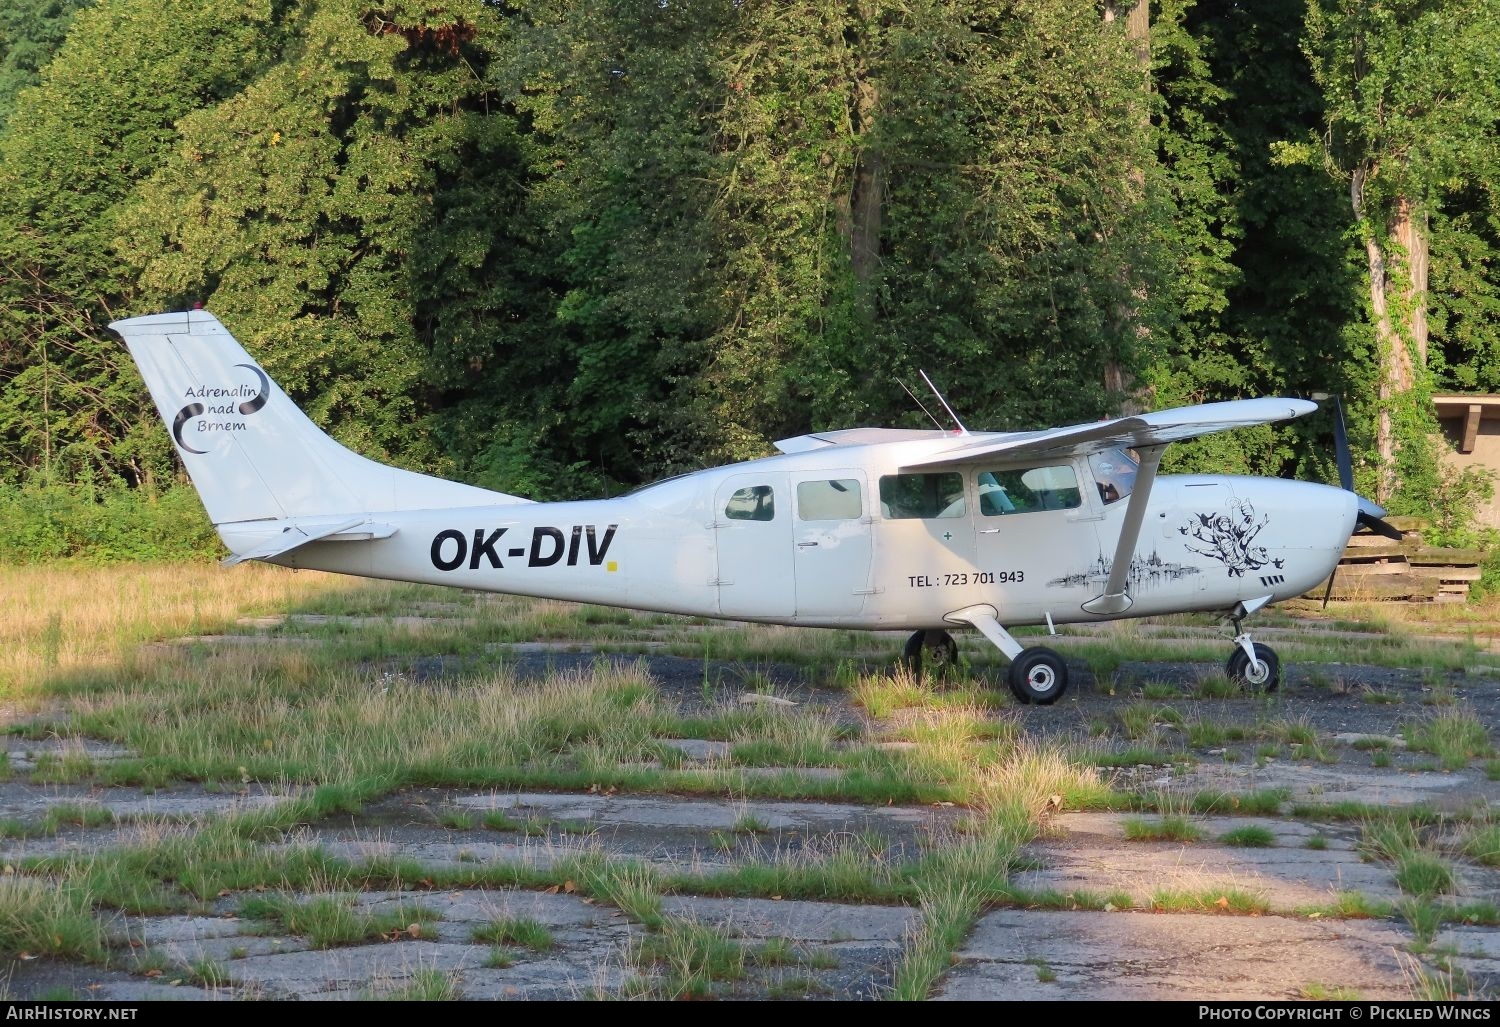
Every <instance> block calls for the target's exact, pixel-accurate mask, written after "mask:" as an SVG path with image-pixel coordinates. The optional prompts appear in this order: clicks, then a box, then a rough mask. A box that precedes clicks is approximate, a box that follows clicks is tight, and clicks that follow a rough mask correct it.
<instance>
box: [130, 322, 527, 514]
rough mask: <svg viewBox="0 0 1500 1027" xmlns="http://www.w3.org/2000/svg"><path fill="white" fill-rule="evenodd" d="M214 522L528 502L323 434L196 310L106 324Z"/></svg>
mask: <svg viewBox="0 0 1500 1027" xmlns="http://www.w3.org/2000/svg"><path fill="white" fill-rule="evenodd" d="M110 327H111V328H112V329H114V330H115V331H116V332H118V333H119V334H120V336H121V337H122V338H123V339H124V340H125V345H127V346H128V347H130V355H131V356H132V357H134V358H135V362H136V366H138V367H139V368H140V369H141V376H142V377H143V378H145V379H146V386H147V387H148V388H149V389H150V390H151V398H152V399H153V400H155V401H156V409H157V410H158V411H160V412H161V416H162V420H164V421H165V422H166V423H167V426H168V427H169V428H170V429H171V432H172V441H173V442H174V443H175V444H176V446H177V452H178V453H179V454H181V456H182V462H183V463H184V464H185V465H186V466H187V471H188V474H189V475H190V476H191V477H192V479H193V485H194V486H195V487H196V488H197V489H198V495H199V497H200V498H201V499H202V500H203V506H204V508H205V509H206V510H207V511H208V516H209V519H210V520H211V521H213V522H214V524H215V525H224V524H228V523H234V522H240V521H259V520H284V519H288V518H301V517H317V516H327V515H333V514H344V515H348V514H361V513H368V512H384V511H398V510H423V509H430V508H434V507H445V506H494V505H498V504H505V503H524V502H527V500H524V499H521V498H519V497H517V496H508V495H505V494H504V493H502V492H490V491H488V490H486V489H480V488H474V487H473V486H470V485H460V484H458V483H457V482H451V481H444V480H442V479H441V478H432V477H429V476H427V475H425V474H417V473H415V472H412V471H403V470H400V469H399V468H395V467H388V466H386V465H384V464H378V463H376V462H375V461H373V460H367V459H365V458H364V457H362V456H359V455H358V454H356V453H352V452H350V451H349V450H347V449H345V448H344V447H343V446H341V445H339V444H338V443H337V442H335V441H333V439H331V438H329V437H328V436H327V435H325V434H324V433H323V431H322V430H321V429H320V428H319V427H318V426H317V425H315V424H313V423H312V421H310V420H308V418H307V417H306V415H304V414H303V413H302V411H300V410H298V409H297V408H296V406H294V405H293V404H292V401H291V400H290V399H288V398H287V395H286V393H284V392H282V391H281V389H280V388H278V387H277V385H276V383H275V382H273V381H271V379H270V378H269V377H267V375H266V373H265V372H264V371H262V370H261V369H260V366H259V365H258V364H256V363H255V361H254V360H252V359H251V358H250V355H249V354H248V353H246V352H245V351H244V349H243V348H241V346H240V344H239V343H237V342H235V340H234V337H233V336H231V335H230V334H229V332H228V330H227V329H225V327H224V326H223V325H222V324H220V323H219V319H218V318H216V317H214V316H213V315H212V314H210V313H209V312H208V311H206V310H192V311H184V312H182V313H175V314H154V315H151V316H149V317H133V318H130V319H129V320H127V321H116V322H115V323H114V324H112V325H110Z"/></svg>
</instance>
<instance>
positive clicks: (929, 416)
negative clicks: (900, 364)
mask: <svg viewBox="0 0 1500 1027" xmlns="http://www.w3.org/2000/svg"><path fill="white" fill-rule="evenodd" d="M896 384H897V385H899V386H901V387H902V388H903V389H906V394H907V395H908V396H910V397H911V401H912V402H913V403H915V404H916V405H917V406H919V407H921V408H922V413H924V414H926V415H927V419H928V420H929V421H931V422H932V423H933V424H935V425H937V429H938V431H947V429H946V428H944V427H943V422H942V421H939V420H938V419H937V418H936V417H933V416H932V411H931V410H928V409H927V407H926V406H925V405H924V404H923V403H922V401H921V400H920V399H918V398H917V394H916V393H915V392H913V391H911V389H908V388H907V387H906V383H905V382H903V381H902V380H901V379H900V378H897V379H896Z"/></svg>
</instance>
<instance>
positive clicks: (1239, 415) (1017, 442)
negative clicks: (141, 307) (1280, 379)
mask: <svg viewBox="0 0 1500 1027" xmlns="http://www.w3.org/2000/svg"><path fill="white" fill-rule="evenodd" d="M1316 409H1318V405H1317V404H1316V403H1312V402H1309V401H1308V400H1305V399H1279V398H1266V399H1239V400H1231V401H1230V402H1227V403H1204V404H1201V405H1199V406H1191V407H1177V408H1175V409H1172V410H1158V411H1156V412H1154V413H1150V414H1137V415H1134V416H1131V417H1119V418H1116V419H1115V420H1113V421H1100V422H1097V423H1095V424H1075V425H1072V426H1071V427H1067V428H1052V429H1049V430H1046V431H1038V432H1029V433H1026V434H1021V435H998V436H997V435H991V436H988V437H980V438H977V439H975V438H974V437H972V436H970V437H969V438H968V440H967V441H960V442H958V443H957V444H955V445H953V446H949V447H946V448H944V449H942V450H939V451H938V452H936V453H933V454H931V455H929V456H923V457H917V458H916V459H913V460H908V461H907V462H906V464H905V466H907V467H955V466H960V465H963V464H968V463H972V462H973V461H975V460H978V459H980V458H981V457H990V458H994V457H1001V458H1016V457H1021V458H1024V459H1028V460H1030V459H1056V458H1062V457H1071V456H1076V455H1079V454H1084V453H1096V452H1100V451H1102V450H1109V449H1114V448H1115V447H1117V446H1127V447H1130V448H1132V449H1134V450H1135V451H1136V452H1137V453H1138V454H1139V455H1140V461H1141V463H1140V467H1139V469H1138V470H1137V472H1136V479H1135V488H1134V490H1133V491H1132V492H1131V493H1130V500H1129V502H1128V503H1127V505H1126V508H1125V520H1124V522H1123V523H1122V524H1121V525H1120V539H1119V542H1118V543H1117V544H1116V546H1115V555H1114V562H1113V564H1112V565H1111V567H1110V573H1109V580H1108V581H1107V582H1105V585H1104V591H1103V592H1101V593H1100V594H1099V595H1097V596H1095V597H1094V598H1092V599H1090V600H1089V601H1088V602H1086V603H1084V604H1083V608H1084V609H1085V610H1087V611H1088V612H1090V613H1095V614H1100V615H1105V616H1107V615H1111V614H1117V613H1123V612H1124V611H1125V610H1127V609H1129V608H1130V604H1131V602H1132V600H1131V598H1130V593H1129V591H1128V589H1127V579H1128V575H1129V571H1130V563H1131V558H1132V557H1133V556H1134V555H1135V547H1136V543H1137V542H1138V541H1139V540H1140V535H1141V522H1142V520H1143V519H1144V518H1145V515H1146V506H1147V504H1148V503H1149V502H1150V501H1151V487H1152V485H1154V484H1155V482H1156V471H1157V468H1158V467H1159V466H1160V465H1161V454H1162V450H1164V449H1165V448H1166V447H1167V445H1168V443H1172V442H1180V441H1182V440H1183V439H1191V438H1196V437H1197V436H1199V435H1208V434H1210V433H1212V432H1217V431H1227V430H1228V429H1230V428H1244V427H1248V426H1250V425H1256V424H1269V423H1271V422H1273V421H1285V420H1289V419H1291V418H1293V417H1301V416H1302V415H1303V414H1310V413H1312V412H1313V411H1314V410H1316Z"/></svg>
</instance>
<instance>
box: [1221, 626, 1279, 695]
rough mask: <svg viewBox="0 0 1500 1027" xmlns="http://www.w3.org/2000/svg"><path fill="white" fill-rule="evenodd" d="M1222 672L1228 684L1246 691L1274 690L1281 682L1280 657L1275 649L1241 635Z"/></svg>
mask: <svg viewBox="0 0 1500 1027" xmlns="http://www.w3.org/2000/svg"><path fill="white" fill-rule="evenodd" d="M1242 639H1243V641H1241V640H1242ZM1224 674H1225V676H1226V677H1228V678H1229V682H1230V684H1234V685H1238V686H1239V687H1240V688H1243V689H1244V690H1245V691H1247V692H1274V691H1276V689H1277V686H1279V685H1280V684H1281V659H1280V658H1279V657H1278V656H1277V655H1276V650H1275V649H1272V648H1271V647H1270V646H1268V645H1264V644H1262V643H1260V642H1253V643H1252V642H1251V641H1250V640H1249V639H1248V638H1246V637H1245V636H1244V635H1241V636H1240V637H1239V638H1237V639H1235V647H1234V651H1233V652H1231V653H1230V654H1229V660H1228V661H1227V662H1226V663H1225V664H1224Z"/></svg>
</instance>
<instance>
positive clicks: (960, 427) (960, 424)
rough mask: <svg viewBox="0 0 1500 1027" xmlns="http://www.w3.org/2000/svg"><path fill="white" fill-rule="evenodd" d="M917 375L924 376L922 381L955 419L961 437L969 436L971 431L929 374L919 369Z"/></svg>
mask: <svg viewBox="0 0 1500 1027" xmlns="http://www.w3.org/2000/svg"><path fill="white" fill-rule="evenodd" d="M917 374H919V375H921V376H922V380H923V381H924V382H926V383H927V387H928V388H929V389H931V390H932V394H933V395H934V396H936V397H937V400H938V402H939V403H941V404H943V409H944V410H946V411H948V416H949V417H951V418H953V423H954V424H956V425H958V433H959V434H960V435H967V434H969V429H967V428H965V427H964V423H963V422H962V421H960V420H959V419H958V415H957V414H955V413H954V412H953V408H952V407H950V406H949V405H948V401H947V400H946V399H944V398H943V394H942V393H941V392H939V391H938V387H937V386H936V385H934V384H932V379H931V378H929V377H927V372H926V371H923V370H921V369H918V371H917ZM924 409H925V408H924ZM928 416H929V417H930V416H931V415H930V414H929V415H928Z"/></svg>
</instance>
